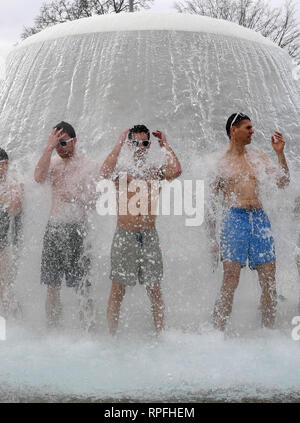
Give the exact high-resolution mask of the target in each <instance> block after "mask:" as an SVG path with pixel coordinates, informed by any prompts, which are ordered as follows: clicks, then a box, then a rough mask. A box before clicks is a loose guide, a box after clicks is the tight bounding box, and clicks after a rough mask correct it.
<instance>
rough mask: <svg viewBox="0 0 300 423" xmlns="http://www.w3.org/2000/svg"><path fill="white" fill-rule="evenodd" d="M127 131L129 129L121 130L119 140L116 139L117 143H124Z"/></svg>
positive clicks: (121, 144)
mask: <svg viewBox="0 0 300 423" xmlns="http://www.w3.org/2000/svg"><path fill="white" fill-rule="evenodd" d="M129 131H130V129H126V131H123V132H122V134H121V135H120V137H119V140H118V144H119V145H120V146H121V147H123V145H124V143H125V141H126V138H127V135H128V133H129Z"/></svg>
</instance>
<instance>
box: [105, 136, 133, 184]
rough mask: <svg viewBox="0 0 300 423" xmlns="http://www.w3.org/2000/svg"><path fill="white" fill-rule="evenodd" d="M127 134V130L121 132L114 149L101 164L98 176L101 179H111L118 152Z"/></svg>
mask: <svg viewBox="0 0 300 423" xmlns="http://www.w3.org/2000/svg"><path fill="white" fill-rule="evenodd" d="M128 132H129V129H126V131H124V132H122V134H121V135H120V138H119V140H118V142H117V144H116V146H115V148H114V149H113V151H112V152H111V153H110V154H109V155H108V157H107V158H106V160H105V162H104V163H103V165H102V167H101V170H100V174H101V176H102V177H103V178H105V179H109V178H111V176H112V174H113V173H114V171H115V168H116V164H117V161H118V157H119V154H120V151H121V149H122V147H123V145H124V143H125V140H126V137H127V134H128Z"/></svg>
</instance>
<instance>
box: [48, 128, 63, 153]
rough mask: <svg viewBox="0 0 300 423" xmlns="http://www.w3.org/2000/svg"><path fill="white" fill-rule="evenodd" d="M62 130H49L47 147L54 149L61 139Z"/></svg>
mask: <svg viewBox="0 0 300 423" xmlns="http://www.w3.org/2000/svg"><path fill="white" fill-rule="evenodd" d="M63 132H64V130H63V128H62V129H56V128H54V129H53V131H52V132H51V134H50V136H49V138H48V147H49V148H50V149H52V150H54V149H55V148H56V147H57V146H58V143H59V141H60V139H61V136H62V134H63Z"/></svg>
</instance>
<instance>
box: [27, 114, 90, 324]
mask: <svg viewBox="0 0 300 423" xmlns="http://www.w3.org/2000/svg"><path fill="white" fill-rule="evenodd" d="M76 142H77V138H76V134H75V130H74V128H73V127H72V126H71V125H70V124H68V123H66V122H60V123H59V124H58V125H56V126H55V127H54V129H53V130H52V132H51V134H50V136H49V139H48V143H47V146H46V149H45V151H44V153H43V155H42V157H41V158H40V160H39V162H38V164H37V166H36V169H35V173H34V178H35V181H36V182H38V183H41V184H43V183H45V182H47V181H48V182H49V183H50V185H51V188H52V206H51V215H50V219H49V222H48V225H47V228H46V232H45V235H44V243H43V252H42V264H41V283H42V284H45V285H47V286H48V291H47V299H46V316H47V323H48V326H49V327H55V326H57V325H58V324H59V322H60V318H61V311H62V306H61V301H60V287H61V283H62V279H63V277H65V280H66V284H67V286H68V287H71V288H74V289H75V291H76V292H79V293H80V300H81V301H83V303H84V304H83V305H81V307H80V319H81V321H82V323H83V325H84V327H85V329H90V328H91V325H93V324H94V322H93V301H92V299H91V298H90V293H89V287H90V282H89V280H88V277H89V269H90V258H89V256H88V254H86V253H85V251H86V246H87V245H86V244H87V211H88V210H89V209H90V208H94V207H95V203H96V195H95V192H96V189H95V185H94V182H95V181H94V179H93V176H94V175H95V174H96V173H95V172H96V164H94V163H93V162H91V161H90V160H88V159H87V158H86V157H83V156H82V155H80V156H79V155H78V154H77V153H76V149H75V145H76ZM54 150H56V152H57V154H58V156H59V157H58V158H55V159H52V153H53V151H54Z"/></svg>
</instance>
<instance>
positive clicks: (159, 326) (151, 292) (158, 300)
mask: <svg viewBox="0 0 300 423" xmlns="http://www.w3.org/2000/svg"><path fill="white" fill-rule="evenodd" d="M146 289H147V294H148V296H149V298H150V301H151V309H152V314H153V320H154V326H155V329H156V332H157V333H160V332H161V331H162V330H163V329H164V311H165V305H164V302H163V298H162V292H161V288H160V284H159V283H156V284H154V285H151V286H149V285H147V286H146Z"/></svg>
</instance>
